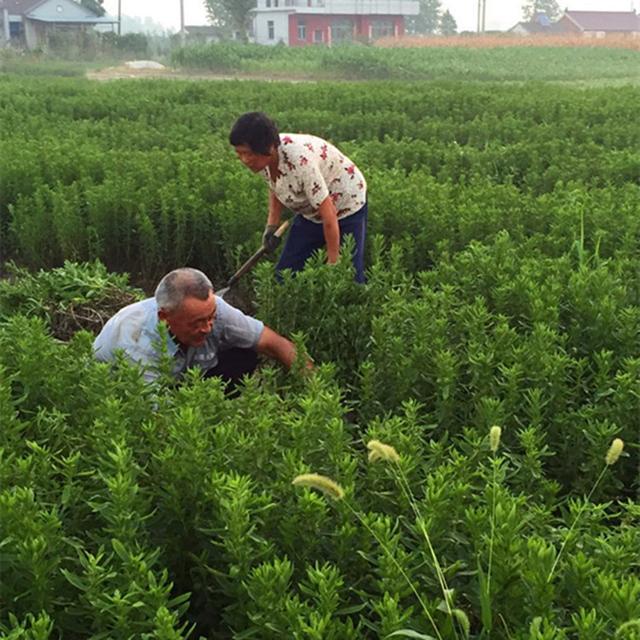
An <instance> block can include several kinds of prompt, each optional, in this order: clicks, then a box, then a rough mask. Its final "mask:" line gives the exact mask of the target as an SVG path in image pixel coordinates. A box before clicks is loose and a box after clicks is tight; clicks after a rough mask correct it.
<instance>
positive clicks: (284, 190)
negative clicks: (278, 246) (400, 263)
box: [229, 112, 367, 282]
mask: <svg viewBox="0 0 640 640" xmlns="http://www.w3.org/2000/svg"><path fill="white" fill-rule="evenodd" d="M229 141H230V142H231V144H232V145H233V146H234V147H235V150H236V154H237V155H238V158H239V159H240V161H241V162H242V163H243V164H244V165H245V166H246V167H248V168H249V169H251V171H253V172H254V173H259V174H260V175H261V176H262V177H263V178H264V179H265V180H266V182H267V184H268V185H269V215H268V218H267V225H266V227H265V231H264V234H263V236H262V239H263V242H264V243H265V245H266V246H268V245H269V241H270V239H271V238H272V236H273V233H274V232H275V230H276V229H277V228H278V224H279V222H280V216H281V214H282V209H283V208H287V209H290V210H291V211H293V212H294V213H295V214H298V215H296V217H295V220H294V222H293V225H292V228H291V232H290V233H289V237H288V239H287V242H286V244H285V246H284V249H283V250H282V254H281V256H280V260H279V261H278V264H277V265H276V272H280V271H281V270H282V269H292V270H294V271H299V270H301V269H302V268H303V267H304V263H305V262H306V260H307V258H308V257H309V256H310V255H311V254H312V252H313V251H315V250H317V249H320V248H321V247H323V246H326V249H327V262H328V263H329V264H335V263H336V262H337V261H338V258H339V257H340V244H341V242H342V241H343V239H344V237H345V236H346V235H348V234H351V235H352V236H353V238H354V241H355V249H354V252H353V266H354V267H355V270H356V280H357V281H358V282H364V279H365V276H364V242H365V235H366V227H367V183H366V182H365V179H364V177H363V175H362V173H360V170H359V169H358V167H356V165H355V164H354V163H353V162H351V160H349V158H347V156H345V155H344V154H343V153H341V152H340V151H339V150H338V149H336V147H334V146H333V145H332V144H330V143H328V142H326V141H325V140H323V139H322V138H317V137H316V136H311V135H303V134H294V133H283V134H280V133H279V132H278V128H277V127H276V124H275V123H274V122H273V121H272V120H271V119H270V118H269V117H267V116H266V115H265V114H264V113H259V112H251V113H245V114H244V115H242V116H240V118H238V120H237V121H236V123H235V124H234V125H233V128H232V129H231V133H230V134H229Z"/></svg>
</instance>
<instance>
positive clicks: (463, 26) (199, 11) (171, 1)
mask: <svg viewBox="0 0 640 640" xmlns="http://www.w3.org/2000/svg"><path fill="white" fill-rule="evenodd" d="M440 2H441V5H442V7H443V8H445V9H449V11H450V12H451V13H452V14H453V17H454V18H455V19H456V22H457V23H458V30H460V31H463V30H468V31H474V30H475V26H476V19H477V18H476V10H477V5H478V3H477V0H440ZM558 2H559V4H560V7H561V8H563V9H564V8H568V9H574V10H580V9H582V10H586V11H630V10H631V9H633V8H635V9H636V10H638V9H640V0H564V1H563V0H558ZM121 3H122V13H123V14H126V15H129V16H137V17H141V18H144V17H146V16H149V17H151V18H152V19H153V20H154V21H155V22H158V23H160V24H162V25H163V26H164V27H166V28H167V29H173V30H174V31H177V30H178V29H179V27H180V2H179V0H121ZM523 3H524V0H487V24H486V28H487V29H500V30H505V29H509V28H510V27H512V26H513V25H514V24H515V23H516V22H518V21H519V20H520V17H521V15H522V4H523ZM104 6H105V9H106V10H107V12H108V13H109V14H111V15H113V16H116V15H117V13H118V0H105V2H104ZM184 12H185V23H186V24H207V14H206V12H205V10H204V5H203V2H202V0H184Z"/></svg>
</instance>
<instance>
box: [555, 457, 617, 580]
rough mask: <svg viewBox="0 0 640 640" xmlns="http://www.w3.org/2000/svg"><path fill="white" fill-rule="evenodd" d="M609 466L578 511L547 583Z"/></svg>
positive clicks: (605, 468) (601, 473)
mask: <svg viewBox="0 0 640 640" xmlns="http://www.w3.org/2000/svg"><path fill="white" fill-rule="evenodd" d="M607 466H608V465H605V467H604V469H603V470H602V471H601V472H600V475H599V476H598V479H597V480H596V481H595V484H594V485H593V487H591V491H589V495H588V496H587V499H586V500H585V501H584V502H583V503H582V505H581V507H580V510H579V511H578V515H577V516H576V517H575V520H574V521H573V524H572V525H571V528H570V529H569V532H568V533H567V535H566V537H565V539H564V541H563V543H562V546H561V547H560V551H559V553H558V555H557V556H556V559H555V561H554V563H553V566H552V567H551V571H549V575H548V576H547V582H550V581H551V577H552V576H553V572H554V571H555V569H556V566H557V565H558V562H559V561H560V556H561V555H562V552H563V551H564V548H565V547H566V546H567V542H569V538H570V537H571V533H572V532H573V530H574V528H575V526H576V524H577V523H578V520H579V519H580V516H581V515H582V512H583V511H584V510H585V507H586V506H587V503H588V502H589V501H590V500H591V496H592V495H593V492H594V491H595V490H596V487H597V486H598V485H599V484H600V480H602V478H603V477H604V474H605V473H606V471H607Z"/></svg>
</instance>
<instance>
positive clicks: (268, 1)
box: [266, 0, 271, 9]
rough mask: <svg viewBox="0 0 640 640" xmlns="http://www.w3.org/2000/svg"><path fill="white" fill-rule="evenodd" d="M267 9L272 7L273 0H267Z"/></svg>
mask: <svg viewBox="0 0 640 640" xmlns="http://www.w3.org/2000/svg"><path fill="white" fill-rule="evenodd" d="M266 4H267V9H269V8H270V7H271V0H267V3H266Z"/></svg>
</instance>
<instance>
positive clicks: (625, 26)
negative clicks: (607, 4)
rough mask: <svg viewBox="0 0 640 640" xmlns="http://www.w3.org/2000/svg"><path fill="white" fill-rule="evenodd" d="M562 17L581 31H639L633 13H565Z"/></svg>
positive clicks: (638, 18) (639, 22) (635, 16)
mask: <svg viewBox="0 0 640 640" xmlns="http://www.w3.org/2000/svg"><path fill="white" fill-rule="evenodd" d="M564 15H565V16H566V17H567V18H568V19H569V20H571V22H573V23H574V24H575V25H576V26H577V27H578V28H579V29H581V30H582V31H640V16H638V15H637V14H636V12H635V11H568V10H567V11H565V12H564Z"/></svg>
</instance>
